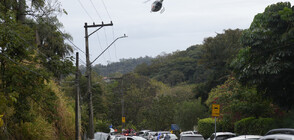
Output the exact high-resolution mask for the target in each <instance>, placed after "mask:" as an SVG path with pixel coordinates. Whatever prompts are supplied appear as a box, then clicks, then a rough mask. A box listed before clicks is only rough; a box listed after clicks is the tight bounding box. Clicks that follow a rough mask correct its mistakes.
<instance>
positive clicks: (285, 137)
mask: <svg viewBox="0 0 294 140" xmlns="http://www.w3.org/2000/svg"><path fill="white" fill-rule="evenodd" d="M260 140H294V135H289V134H272V135H266V136H264V137H262V138H260Z"/></svg>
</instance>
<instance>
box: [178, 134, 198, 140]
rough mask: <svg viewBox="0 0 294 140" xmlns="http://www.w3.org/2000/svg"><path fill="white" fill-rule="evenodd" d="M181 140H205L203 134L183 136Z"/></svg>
mask: <svg viewBox="0 0 294 140" xmlns="http://www.w3.org/2000/svg"><path fill="white" fill-rule="evenodd" d="M180 140H204V138H203V136H202V135H201V134H181V137H180Z"/></svg>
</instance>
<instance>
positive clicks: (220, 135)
mask: <svg viewBox="0 0 294 140" xmlns="http://www.w3.org/2000/svg"><path fill="white" fill-rule="evenodd" d="M235 136H236V134H235V133H232V132H216V137H215V133H212V135H211V136H210V137H209V138H208V140H225V139H228V138H232V137H235Z"/></svg>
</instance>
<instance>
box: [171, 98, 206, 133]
mask: <svg viewBox="0 0 294 140" xmlns="http://www.w3.org/2000/svg"><path fill="white" fill-rule="evenodd" d="M205 117H207V110H206V107H205V106H204V105H202V104H201V101H200V99H198V100H193V101H185V102H182V103H179V104H178V105H176V107H175V117H174V119H175V122H176V124H178V125H179V126H180V128H181V130H193V129H194V126H196V125H197V124H198V120H199V119H203V118H205Z"/></svg>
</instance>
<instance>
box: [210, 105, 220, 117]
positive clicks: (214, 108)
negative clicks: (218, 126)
mask: <svg viewBox="0 0 294 140" xmlns="http://www.w3.org/2000/svg"><path fill="white" fill-rule="evenodd" d="M219 114H220V105H219V104H212V111H211V115H212V117H218V116H219Z"/></svg>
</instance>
